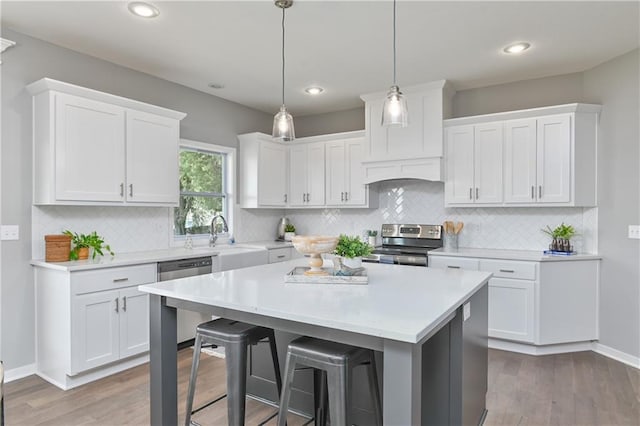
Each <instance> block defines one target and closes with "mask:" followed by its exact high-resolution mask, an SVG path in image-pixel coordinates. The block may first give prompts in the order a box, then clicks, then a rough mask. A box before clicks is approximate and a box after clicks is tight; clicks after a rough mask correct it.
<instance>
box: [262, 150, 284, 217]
mask: <svg viewBox="0 0 640 426" xmlns="http://www.w3.org/2000/svg"><path fill="white" fill-rule="evenodd" d="M258 157H259V159H258V205H261V206H284V205H286V201H285V198H286V194H287V148H286V147H285V146H284V145H282V144H279V143H276V142H270V141H260V148H259V154H258Z"/></svg>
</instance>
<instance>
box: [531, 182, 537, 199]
mask: <svg viewBox="0 0 640 426" xmlns="http://www.w3.org/2000/svg"><path fill="white" fill-rule="evenodd" d="M535 197H536V189H535V187H534V186H533V185H531V199H532V200H533V199H534V198H535Z"/></svg>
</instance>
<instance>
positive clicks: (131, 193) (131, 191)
mask: <svg viewBox="0 0 640 426" xmlns="http://www.w3.org/2000/svg"><path fill="white" fill-rule="evenodd" d="M129 197H133V184H132V183H130V184H129Z"/></svg>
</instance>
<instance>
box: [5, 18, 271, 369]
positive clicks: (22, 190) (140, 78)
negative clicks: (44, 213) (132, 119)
mask: <svg viewBox="0 0 640 426" xmlns="http://www.w3.org/2000/svg"><path fill="white" fill-rule="evenodd" d="M2 37H4V38H8V39H10V40H13V41H15V42H16V43H17V45H16V46H15V47H12V48H11V49H8V50H6V51H5V52H4V53H3V54H2V65H1V66H2V150H1V160H0V161H1V168H0V170H1V173H2V179H1V182H2V186H1V188H0V189H1V198H2V204H1V209H2V210H1V212H0V214H1V217H2V223H3V224H17V225H20V240H19V241H3V242H2V253H1V256H2V257H1V262H2V269H1V271H0V274H1V275H0V286H1V291H2V299H1V303H2V305H1V307H0V313H1V315H2V316H1V320H0V323H1V330H0V332H1V339H2V342H1V349H2V353H1V358H2V359H3V360H4V362H5V368H7V369H13V368H17V367H20V366H24V365H29V364H32V363H33V362H34V360H35V359H34V341H33V336H34V332H35V330H34V291H33V271H32V268H31V266H29V260H30V259H31V182H32V179H31V97H30V96H29V94H28V93H27V92H26V90H25V89H24V87H25V85H27V84H28V83H31V82H33V81H35V80H38V79H40V78H42V77H51V78H54V79H57V80H61V81H65V82H69V83H73V84H78V85H80V86H85V87H90V88H92V89H96V90H100V91H104V92H108V93H113V94H116V95H120V96H124V97H127V98H132V99H136V100H139V101H143V102H148V103H151V104H155V105H160V106H163V107H166V108H171V109H175V110H178V111H182V112H185V113H187V114H188V115H187V117H186V118H185V119H184V120H183V121H182V123H181V127H180V132H181V136H182V137H183V138H187V139H193V140H198V141H202V142H210V143H217V144H220V145H227V146H236V145H237V139H236V135H237V134H238V133H246V132H252V131H262V132H271V123H272V117H271V115H269V114H265V113H262V112H258V111H255V110H252V109H250V108H247V107H244V106H241V105H238V104H236V103H232V102H228V101H226V100H223V99H220V98H217V97H214V96H211V95H207V94H205V93H202V92H198V91H195V90H192V89H189V88H186V87H184V86H181V85H178V84H174V83H170V82H168V81H165V80H161V79H158V78H156V77H152V76H150V75H148V74H143V73H140V72H137V71H133V70H131V69H128V68H123V67H121V66H118V65H115V64H112V63H110V62H106V61H103V60H100V59H96V58H93V57H90V56H86V55H83V54H80V53H77V52H74V51H71V50H68V49H64V48H61V47H58V46H54V45H52V44H49V43H46V42H43V41H41V40H37V39H34V38H31V37H28V36H25V35H23V34H20V33H16V32H13V31H10V30H8V29H6V28H3V30H2Z"/></svg>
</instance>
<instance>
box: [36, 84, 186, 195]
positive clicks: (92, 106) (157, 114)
mask: <svg viewBox="0 0 640 426" xmlns="http://www.w3.org/2000/svg"><path fill="white" fill-rule="evenodd" d="M27 89H28V90H29V92H30V93H31V94H32V95H33V129H34V131H33V156H34V167H33V185H34V188H33V202H34V204H67V205H74V204H75V205H124V204H128V205H161V206H175V205H177V204H178V196H179V193H178V140H179V123H180V120H181V119H182V118H184V117H185V114H183V113H181V112H176V111H171V110H168V109H165V108H161V107H157V106H154V105H149V104H145V103H142V102H138V101H134V100H130V99H125V98H121V97H119V96H114V95H110V94H107V93H102V92H98V91H95V90H91V89H86V88H83V87H79V86H75V85H72V84H68V83H63V82H60V81H56V80H51V79H47V78H45V79H42V80H38V81H36V82H34V83H32V84H30V85H29V86H27Z"/></svg>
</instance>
